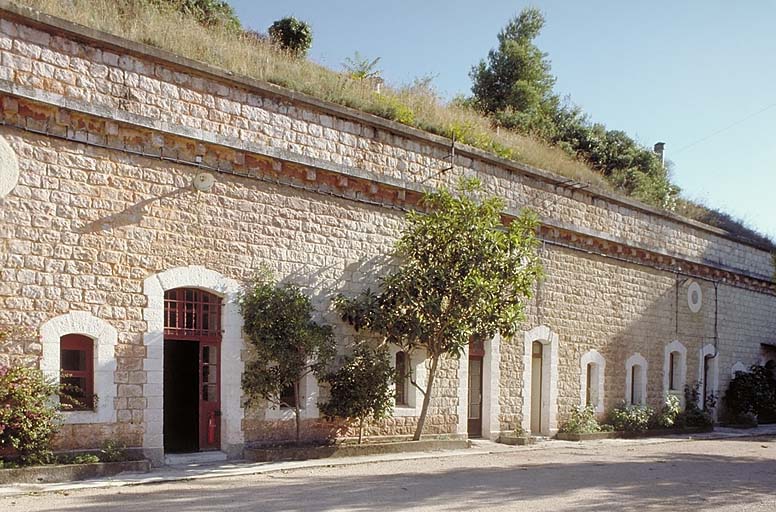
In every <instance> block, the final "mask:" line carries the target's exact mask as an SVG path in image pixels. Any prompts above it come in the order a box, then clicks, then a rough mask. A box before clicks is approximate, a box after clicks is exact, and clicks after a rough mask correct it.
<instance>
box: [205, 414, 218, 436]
mask: <svg viewBox="0 0 776 512" xmlns="http://www.w3.org/2000/svg"><path fill="white" fill-rule="evenodd" d="M215 442H216V413H215V411H211V412H210V416H209V417H208V419H207V444H213V443H215Z"/></svg>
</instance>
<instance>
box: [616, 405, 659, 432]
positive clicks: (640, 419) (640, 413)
mask: <svg viewBox="0 0 776 512" xmlns="http://www.w3.org/2000/svg"><path fill="white" fill-rule="evenodd" d="M654 413H655V411H654V410H653V409H652V407H650V406H648V405H626V404H625V403H622V404H620V405H618V406H617V407H615V408H614V409H612V410H611V411H609V423H610V424H611V425H612V427H613V428H614V430H620V431H624V432H644V431H645V430H647V428H649V423H650V419H651V418H652V416H653V415H654Z"/></svg>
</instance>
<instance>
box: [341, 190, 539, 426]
mask: <svg viewBox="0 0 776 512" xmlns="http://www.w3.org/2000/svg"><path fill="white" fill-rule="evenodd" d="M480 194H481V186H480V183H479V182H478V181H476V180H467V181H462V182H461V184H460V186H459V193H458V194H454V193H451V192H450V191H448V190H440V191H438V192H434V193H430V194H428V195H426V197H425V198H424V205H425V206H426V207H427V208H428V210H429V211H428V213H427V214H423V213H410V214H409V215H408V216H407V227H406V228H405V230H404V233H403V234H402V236H401V238H400V239H399V241H398V242H397V244H396V249H395V252H394V256H395V257H396V258H397V261H398V268H397V270H395V271H393V272H392V273H390V274H389V275H387V276H385V277H384V278H383V279H382V281H381V289H380V291H379V293H374V292H372V291H370V290H366V291H364V292H362V294H361V295H360V296H358V297H356V298H347V297H344V296H342V295H340V296H338V297H337V298H336V299H335V306H336V308H337V309H338V311H339V312H340V314H341V315H342V318H343V319H344V320H345V321H347V322H349V323H350V324H351V325H353V326H354V327H355V328H356V329H357V330H358V329H362V328H363V329H368V330H370V331H373V332H375V333H378V334H380V335H381V336H383V337H384V338H385V340H386V341H388V342H389V343H393V344H395V345H397V346H399V347H400V348H401V350H403V351H404V352H405V353H407V354H408V356H409V357H411V354H412V353H413V352H414V351H421V352H425V355H427V356H428V357H430V359H431V365H430V368H429V371H428V381H427V382H426V383H425V385H424V384H423V383H418V382H416V381H415V380H414V379H411V382H412V384H413V385H415V386H416V387H417V388H418V389H419V390H420V391H421V392H422V393H423V406H422V409H421V413H420V417H419V419H418V425H417V428H416V430H415V435H414V439H415V440H419V439H420V436H421V434H422V432H423V428H424V425H425V422H426V416H427V414H428V407H429V403H430V400H431V394H432V390H433V386H434V381H435V378H436V375H437V371H438V369H439V362H440V359H441V358H442V357H443V356H452V357H460V356H461V354H462V353H463V351H464V348H465V347H466V346H467V344H468V343H469V341H470V340H471V339H472V337H475V336H476V337H492V336H494V335H495V334H496V333H497V332H500V333H501V334H502V335H505V336H511V335H513V334H514V333H515V332H516V330H517V328H518V326H519V323H520V321H521V320H522V318H523V309H524V307H525V303H526V302H527V300H528V299H529V298H530V297H531V295H532V292H533V286H534V283H535V282H536V280H537V279H538V278H539V277H540V276H541V265H540V263H539V257H538V255H537V252H536V249H537V247H538V241H537V238H536V228H537V226H538V221H537V220H536V217H535V215H533V214H532V213H529V212H524V213H523V214H521V215H520V216H518V217H517V218H515V219H514V220H512V221H511V222H510V223H509V224H508V225H506V226H505V225H504V224H503V222H502V211H503V210H504V207H505V203H504V201H503V200H502V199H500V198H495V197H484V198H482V197H480Z"/></svg>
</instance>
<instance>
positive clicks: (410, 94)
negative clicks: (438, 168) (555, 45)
mask: <svg viewBox="0 0 776 512" xmlns="http://www.w3.org/2000/svg"><path fill="white" fill-rule="evenodd" d="M15 1H16V2H17V3H18V4H20V5H25V6H28V7H31V8H33V9H36V10H39V11H42V12H44V13H46V14H49V15H52V16H56V17H59V18H63V19H66V20H69V21H71V22H74V23H78V24H81V25H85V26H88V27H91V28H94V29H97V30H101V31H104V32H107V33H110V34H113V35H116V36H119V37H123V38H126V39H129V40H133V41H137V42H141V43H144V44H148V45H151V46H155V47H158V48H160V49H164V50H167V51H170V52H172V53H175V54H178V55H181V56H184V57H187V58H189V59H193V60H197V61H200V62H204V63H207V64H210V65H213V66H217V67H220V68H223V69H226V70H228V71H230V72H233V73H235V74H239V75H244V76H248V77H251V78H254V79H258V80H262V81H266V82H269V83H272V84H276V85H279V86H282V87H286V88H288V89H292V90H294V91H299V92H302V93H305V94H308V95H310V96H313V97H315V98H319V99H321V100H324V101H329V102H332V103H336V104H339V105H343V106H346V107H351V108H354V109H357V110H361V111H363V112H368V113H371V114H374V115H377V116H380V117H383V118H386V119H390V120H393V121H397V122H399V123H403V124H406V125H408V126H412V127H415V128H418V129H421V130H424V131H427V132H430V133H434V134H437V135H441V136H444V137H455V139H456V141H458V142H460V143H463V144H468V145H470V146H473V147H476V148H479V149H482V150H485V151H488V152H490V153H493V154H495V155H497V156H500V157H503V158H507V159H511V160H514V161H516V162H520V163H523V164H527V165H530V166H533V167H537V168H540V169H546V170H549V171H552V172H554V173H557V174H560V175H563V176H565V177H568V178H571V179H573V180H577V181H580V182H585V183H589V184H591V185H594V186H595V187H598V188H599V189H603V190H606V191H609V192H616V193H619V194H622V195H626V196H630V197H633V198H635V199H637V200H639V201H642V202H644V203H646V204H650V205H652V206H657V207H660V208H664V209H666V210H669V211H673V212H675V213H677V214H679V215H683V216H686V217H689V218H692V219H695V220H698V221H700V222H703V223H706V224H710V225H713V226H716V227H719V228H722V229H724V230H726V231H728V232H730V233H731V234H733V235H734V236H736V237H738V238H741V239H744V240H749V241H752V242H755V243H758V244H767V245H768V246H772V247H776V245H774V243H773V241H771V240H770V239H769V238H767V237H766V236H764V235H762V234H761V233H759V232H757V231H756V230H754V229H752V228H751V227H749V226H747V225H746V224H745V223H743V222H741V221H738V220H736V219H733V218H732V217H730V216H729V215H727V214H725V213H722V212H719V211H716V210H713V209H711V208H708V207H706V206H704V205H702V204H698V203H696V202H693V201H690V200H688V199H684V198H681V197H680V196H679V195H678V194H679V189H678V187H676V186H675V185H673V184H672V183H671V181H670V175H669V173H668V171H667V170H666V169H665V168H663V167H662V166H657V165H656V162H658V160H657V159H656V158H653V157H654V155H651V152H650V151H649V150H648V149H646V148H643V147H642V146H640V145H639V144H638V143H636V142H635V141H634V140H633V139H632V138H630V137H629V136H627V135H626V134H624V133H623V132H621V131H616V130H606V128H605V127H604V126H603V125H601V124H599V123H591V122H590V121H589V120H588V118H587V116H585V115H584V114H583V113H582V112H580V111H579V109H578V108H577V107H575V106H573V105H570V104H568V103H567V102H566V103H564V102H562V101H560V100H559V99H558V98H557V96H555V95H554V93H553V92H552V85H553V84H554V77H552V76H551V75H549V61H548V60H547V56H546V54H544V53H541V52H540V51H539V50H538V49H537V48H536V47H535V46H533V43H532V39H533V37H535V35H536V34H538V31H539V30H540V29H541V27H542V26H543V23H544V19H543V17H541V13H538V11H535V10H530V9H529V10H526V11H523V12H522V13H520V15H518V16H516V17H515V18H514V19H513V20H511V21H510V22H509V23H508V24H507V25H506V26H505V27H504V29H503V30H502V31H501V33H499V35H498V39H499V47H498V48H496V49H494V50H492V51H491V53H490V54H489V55H488V59H487V60H483V61H482V63H480V64H479V65H477V66H475V67H474V68H473V70H472V74H471V75H472V79H473V81H474V87H473V92H474V96H473V97H471V98H456V99H454V100H452V101H449V102H446V101H444V100H443V99H442V98H441V97H440V96H439V95H438V94H437V92H436V91H435V89H434V87H433V85H432V81H431V80H430V79H428V78H420V79H416V80H415V81H414V82H413V83H411V84H406V85H402V86H395V87H389V86H384V85H382V84H381V87H379V88H378V89H377V90H376V87H375V81H374V80H359V79H356V78H354V77H353V76H351V75H352V73H349V72H348V70H347V67H346V70H345V71H344V72H338V71H335V70H332V69H329V68H326V67H324V66H321V65H319V64H317V63H315V62H313V61H311V60H308V59H306V58H304V57H303V56H304V54H305V51H306V49H305V48H304V46H305V45H306V44H307V43H306V41H307V37H308V36H310V38H311V37H312V35H311V34H309V32H308V30H309V26H307V25H306V24H305V23H304V22H298V21H297V20H293V21H294V22H295V23H301V25H299V26H297V25H296V24H294V27H292V28H294V30H295V31H296V33H298V34H299V35H300V37H301V38H302V39H303V41H302V42H301V43H300V44H302V46H301V47H300V48H303V49H302V50H298V49H297V50H293V51H286V50H284V49H283V48H281V47H280V45H278V44H277V43H273V40H275V41H277V40H278V34H276V35H275V37H269V36H266V35H264V34H263V33H261V32H258V31H255V30H250V29H246V28H244V27H243V26H242V25H241V23H240V20H239V19H238V18H237V16H236V14H235V13H234V10H233V9H232V8H231V7H230V6H229V4H228V3H227V2H225V1H223V0H68V1H61V0H15ZM527 11H531V12H527ZM534 11H535V12H534ZM537 13H538V16H539V17H538V18H537ZM521 17H522V19H521ZM287 20H290V18H288V19H287ZM279 21H282V20H279ZM521 22H522V23H523V25H522V26H521V25H520V23H521ZM277 23H278V22H276V24H275V25H273V26H277ZM510 38H511V39H510ZM519 45H522V46H519ZM510 52H511V53H510ZM526 55H527V56H528V58H529V60H528V61H526V62H527V64H529V65H531V66H533V68H531V69H532V73H534V75H535V80H536V83H537V84H538V89H537V90H538V91H539V92H538V93H537V90H534V89H532V87H531V84H530V83H528V84H526V83H524V82H525V81H520V80H518V82H519V83H518V87H516V88H515V90H516V91H517V93H518V94H517V95H516V96H515V95H513V96H514V97H516V98H518V99H517V100H514V101H512V100H510V97H509V95H508V94H506V95H505V94H504V91H503V90H497V89H496V88H494V87H493V84H494V83H498V82H499V81H498V80H497V78H498V76H497V75H498V73H499V72H501V71H503V70H504V69H505V68H508V66H509V64H510V62H512V63H513V64H514V61H510V59H514V58H516V57H515V56H517V58H523V59H524V58H526ZM530 59H533V61H531V60H530ZM537 59H538V60H537ZM375 63H376V61H375ZM518 64H521V65H522V64H524V62H523V61H518ZM517 78H518V79H519V78H520V77H517ZM488 94H490V95H491V96H490V97H489V96H488ZM525 98H529V99H530V98H533V100H532V101H534V103H530V102H529V103H527V105H528V106H529V107H530V108H532V109H534V110H535V111H536V112H537V113H538V114H537V115H536V116H532V114H531V112H532V111H531V110H530V109H528V108H526V109H525V110H524V111H521V110H519V109H520V108H521V107H522V105H523V103H520V101H523V99H525ZM510 101H512V102H511V103H510ZM548 127H549V128H548Z"/></svg>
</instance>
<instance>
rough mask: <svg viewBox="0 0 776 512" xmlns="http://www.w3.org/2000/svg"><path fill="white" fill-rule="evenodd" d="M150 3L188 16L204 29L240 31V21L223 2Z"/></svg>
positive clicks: (155, 0)
mask: <svg viewBox="0 0 776 512" xmlns="http://www.w3.org/2000/svg"><path fill="white" fill-rule="evenodd" d="M150 3H151V4H152V5H155V6H157V7H158V8H160V9H172V10H174V11H178V12H180V13H181V14H183V15H184V16H190V17H192V18H194V19H195V20H196V21H197V23H199V24H200V25H204V26H206V27H215V26H220V27H225V28H227V29H228V30H234V31H238V30H239V29H240V25H241V24H240V19H239V18H238V17H237V14H235V12H234V9H233V8H232V6H231V5H229V2H226V1H224V0H151V1H150Z"/></svg>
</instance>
